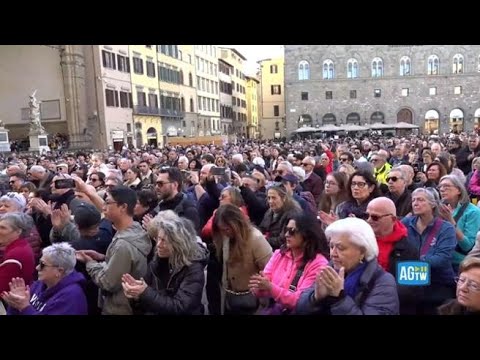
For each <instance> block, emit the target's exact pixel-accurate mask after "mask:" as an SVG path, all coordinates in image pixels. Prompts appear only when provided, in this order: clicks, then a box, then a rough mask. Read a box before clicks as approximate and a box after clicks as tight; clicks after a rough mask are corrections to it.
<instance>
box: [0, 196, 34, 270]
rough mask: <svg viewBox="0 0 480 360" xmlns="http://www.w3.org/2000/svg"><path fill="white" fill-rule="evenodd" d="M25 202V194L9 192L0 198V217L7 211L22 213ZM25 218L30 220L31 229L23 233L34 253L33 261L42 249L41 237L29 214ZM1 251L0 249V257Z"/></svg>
mask: <svg viewBox="0 0 480 360" xmlns="http://www.w3.org/2000/svg"><path fill="white" fill-rule="evenodd" d="M26 204H27V202H26V200H25V196H23V195H22V194H20V193H15V192H9V193H7V194H5V195H3V196H2V197H1V198H0V217H1V216H2V215H3V214H7V213H23V212H24V211H25V206H26ZM26 218H27V219H29V220H30V221H31V224H32V226H31V229H30V231H29V233H28V234H26V235H25V239H26V240H27V241H28V243H29V244H30V246H31V247H32V250H33V254H34V255H35V262H37V260H38V259H39V258H40V255H41V251H42V239H41V238H40V234H39V233H38V230H37V227H36V226H35V225H34V224H33V219H31V218H30V215H26ZM2 254H3V251H2V249H0V257H1V256H2Z"/></svg>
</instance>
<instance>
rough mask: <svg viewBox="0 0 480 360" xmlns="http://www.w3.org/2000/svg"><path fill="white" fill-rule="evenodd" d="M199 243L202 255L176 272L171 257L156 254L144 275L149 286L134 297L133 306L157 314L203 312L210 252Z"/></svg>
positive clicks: (199, 313) (196, 313)
mask: <svg viewBox="0 0 480 360" xmlns="http://www.w3.org/2000/svg"><path fill="white" fill-rule="evenodd" d="M198 246H199V247H200V248H201V249H202V252H203V256H202V257H201V258H199V259H197V260H194V261H192V263H191V264H190V265H189V266H184V267H182V268H181V269H180V270H178V271H176V272H173V273H172V272H171V271H170V266H169V264H168V259H163V258H159V257H158V256H155V258H154V259H153V260H152V262H150V264H149V265H148V271H147V275H146V276H145V279H144V280H145V282H146V283H147V284H148V287H147V288H146V290H145V291H144V292H143V293H142V295H140V297H139V299H138V301H133V303H134V304H135V305H134V307H135V308H136V309H137V306H138V309H139V310H143V311H142V312H143V313H147V314H154V315H203V314H204V306H203V304H202V294H203V289H204V286H205V273H204V270H205V267H206V266H207V263H208V256H209V253H208V250H207V249H206V248H205V247H203V246H202V245H200V244H198Z"/></svg>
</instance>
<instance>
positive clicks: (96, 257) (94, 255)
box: [83, 250, 105, 261]
mask: <svg viewBox="0 0 480 360" xmlns="http://www.w3.org/2000/svg"><path fill="white" fill-rule="evenodd" d="M83 253H84V254H85V255H87V256H90V257H91V258H92V259H93V260H96V261H103V260H105V255H103V254H100V253H99V252H97V251H95V250H83Z"/></svg>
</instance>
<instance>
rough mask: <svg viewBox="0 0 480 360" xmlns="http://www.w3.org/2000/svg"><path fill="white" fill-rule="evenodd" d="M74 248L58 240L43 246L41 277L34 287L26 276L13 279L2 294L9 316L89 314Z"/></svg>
mask: <svg viewBox="0 0 480 360" xmlns="http://www.w3.org/2000/svg"><path fill="white" fill-rule="evenodd" d="M76 262H77V260H76V257H75V249H74V248H73V247H72V246H71V245H70V244H68V243H66V242H62V243H56V244H53V245H51V246H48V247H46V248H45V249H43V252H42V258H41V259H40V263H39V264H38V266H37V270H38V280H37V281H35V282H34V283H33V284H32V286H31V287H28V286H27V285H25V281H24V279H23V278H20V277H16V278H13V279H12V280H11V282H10V284H9V285H10V291H8V292H7V291H6V292H4V293H3V294H2V299H3V300H5V302H6V303H7V304H8V305H9V309H8V314H9V315H87V314H88V311H87V298H86V296H85V292H84V286H85V281H86V280H85V277H84V276H83V275H82V274H81V273H79V272H77V271H76V270H75V264H76Z"/></svg>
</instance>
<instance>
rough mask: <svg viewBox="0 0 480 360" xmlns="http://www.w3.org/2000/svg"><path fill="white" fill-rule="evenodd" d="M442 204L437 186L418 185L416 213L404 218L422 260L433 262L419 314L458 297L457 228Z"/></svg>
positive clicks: (413, 202) (413, 201) (419, 302)
mask: <svg viewBox="0 0 480 360" xmlns="http://www.w3.org/2000/svg"><path fill="white" fill-rule="evenodd" d="M440 206H441V203H440V198H439V196H438V193H437V191H436V190H435V189H433V188H418V189H416V190H415V191H414V192H413V193H412V210H413V216H407V217H404V218H403V219H402V223H403V224H404V225H405V226H406V228H407V231H408V242H409V243H410V244H412V246H414V247H415V248H416V249H417V250H418V251H419V253H420V261H425V262H427V263H429V264H430V285H429V286H426V287H424V294H423V299H419V301H418V306H417V314H432V315H433V314H435V313H436V308H437V307H438V306H439V305H441V304H442V303H444V302H445V301H446V300H448V299H451V298H453V297H455V282H454V277H455V273H454V270H453V266H452V260H453V253H454V250H455V246H456V245H457V238H456V235H455V227H454V226H453V225H452V224H451V223H450V222H448V221H445V220H442V218H441V217H440V216H439V213H438V212H439V207H440Z"/></svg>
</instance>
